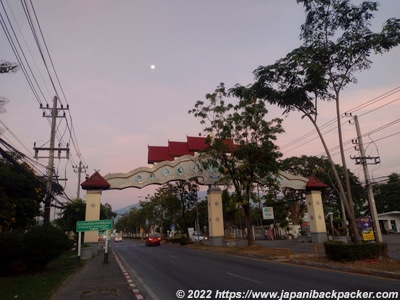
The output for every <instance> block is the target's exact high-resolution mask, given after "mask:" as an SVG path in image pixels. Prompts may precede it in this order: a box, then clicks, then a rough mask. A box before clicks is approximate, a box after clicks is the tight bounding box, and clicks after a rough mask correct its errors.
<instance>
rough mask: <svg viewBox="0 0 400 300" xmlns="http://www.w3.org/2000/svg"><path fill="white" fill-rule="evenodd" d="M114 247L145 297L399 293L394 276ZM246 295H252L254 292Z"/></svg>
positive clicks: (172, 249)
mask: <svg viewBox="0 0 400 300" xmlns="http://www.w3.org/2000/svg"><path fill="white" fill-rule="evenodd" d="M113 250H114V251H115V252H117V253H118V254H119V256H120V257H121V259H122V261H123V264H124V265H125V267H126V268H127V270H129V272H130V273H131V274H132V277H133V278H134V281H135V282H136V284H137V285H138V286H139V288H140V290H141V291H142V293H143V294H144V296H145V298H146V299H154V300H158V299H163V300H164V299H167V300H168V299H178V298H177V296H176V293H177V292H178V291H183V292H184V293H185V295H184V296H183V297H182V298H181V299H190V298H195V299H199V298H200V299H201V298H203V299H207V298H208V299H217V298H218V296H219V298H220V299H229V296H231V299H234V298H236V299H237V298H240V297H241V298H245V297H247V296H249V294H248V293H249V292H248V291H251V292H278V295H277V297H278V299H279V297H280V296H281V293H282V291H283V292H286V293H287V294H283V296H285V295H286V296H288V297H287V298H285V297H283V298H282V299H289V296H290V295H289V294H288V293H290V292H296V293H297V292H310V293H321V292H332V291H336V292H337V293H339V292H358V293H360V292H373V293H376V292H400V282H399V281H397V280H391V279H383V278H377V277H372V276H365V275H354V274H349V273H344V272H338V271H332V270H324V269H318V268H311V267H304V266H296V265H290V264H285V263H278V262H271V261H265V260H260V259H252V258H245V257H236V256H230V255H223V254H219V253H212V252H204V251H197V250H193V249H186V248H183V247H176V246H173V245H162V246H160V247H145V245H144V242H140V241H133V240H124V242H123V243H118V244H115V245H113ZM314 291H315V292H314ZM224 292H225V294H224ZM239 293H241V294H239ZM181 294H182V293H181ZM292 295H294V294H292ZM354 295H356V296H357V294H354ZM358 295H360V294H358ZM371 295H375V294H371ZM398 295H400V294H398ZM190 296H192V297H190ZM202 296H203V297H202ZM239 296H240V297H239ZM336 296H337V297H336V298H338V296H340V294H336ZM248 298H249V299H255V297H254V296H249V297H248ZM353 298H354V297H353ZM362 298H364V299H365V298H366V297H362ZM362 298H361V299H362ZM260 299H261V298H260ZM270 299H272V298H270ZM297 299H298V298H297ZM309 299H311V298H309ZM395 299H397V297H396V298H395Z"/></svg>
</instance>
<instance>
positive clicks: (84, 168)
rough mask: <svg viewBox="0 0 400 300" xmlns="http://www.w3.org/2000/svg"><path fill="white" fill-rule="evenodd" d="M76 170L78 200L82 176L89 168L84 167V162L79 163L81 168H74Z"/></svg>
mask: <svg viewBox="0 0 400 300" xmlns="http://www.w3.org/2000/svg"><path fill="white" fill-rule="evenodd" d="M72 167H73V168H74V172H75V173H78V189H77V191H76V198H77V199H79V197H80V191H81V174H82V171H86V169H87V166H86V167H85V166H82V162H81V161H80V162H79V166H72Z"/></svg>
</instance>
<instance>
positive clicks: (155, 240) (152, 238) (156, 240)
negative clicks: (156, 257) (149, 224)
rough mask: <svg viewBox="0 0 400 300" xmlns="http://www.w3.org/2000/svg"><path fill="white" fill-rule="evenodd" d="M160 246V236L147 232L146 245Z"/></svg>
mask: <svg viewBox="0 0 400 300" xmlns="http://www.w3.org/2000/svg"><path fill="white" fill-rule="evenodd" d="M150 246H161V237H160V236H159V235H158V234H149V236H148V237H147V238H146V247H150Z"/></svg>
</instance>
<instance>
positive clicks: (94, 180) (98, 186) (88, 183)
mask: <svg viewBox="0 0 400 300" xmlns="http://www.w3.org/2000/svg"><path fill="white" fill-rule="evenodd" d="M81 187H82V189H84V190H107V189H109V188H110V184H109V183H108V181H107V180H105V179H104V178H103V176H101V175H100V173H99V172H98V171H96V172H94V173H93V175H92V176H90V177H89V178H88V179H86V180H85V181H84V182H82V183H81Z"/></svg>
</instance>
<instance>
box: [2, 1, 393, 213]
mask: <svg viewBox="0 0 400 300" xmlns="http://www.w3.org/2000/svg"><path fill="white" fill-rule="evenodd" d="M378 2H379V3H380V6H379V11H378V12H375V14H374V15H375V18H374V19H373V20H372V25H373V28H374V29H375V30H376V31H378V30H379V29H380V28H381V26H382V24H383V22H384V21H385V20H386V19H388V18H390V17H400V1H398V0H382V1H378ZM2 3H3V6H1V7H0V13H1V15H2V17H3V18H5V16H7V17H8V18H9V19H10V22H11V24H12V26H13V29H14V31H15V35H16V37H17V39H18V41H19V43H20V47H21V48H22V49H23V53H24V55H25V56H26V62H25V64H26V66H28V65H29V68H30V69H31V72H32V74H34V76H31V78H35V80H36V81H37V86H39V87H40V93H39V96H35V94H34V92H33V91H32V89H31V87H30V85H29V84H28V81H27V79H26V76H24V72H23V71H21V70H19V71H18V72H15V73H11V74H0V96H2V97H5V98H7V99H8V100H9V103H8V104H6V105H5V107H4V108H5V109H6V111H5V112H3V113H1V114H0V120H1V123H0V130H1V131H0V132H1V133H2V134H1V138H3V139H5V140H6V141H7V142H8V143H10V144H12V145H13V146H14V147H15V148H17V149H18V150H19V151H21V152H23V153H25V154H26V155H28V156H30V157H33V156H34V151H33V149H32V148H33V145H34V143H35V142H36V145H37V146H42V145H43V147H46V146H47V147H48V142H49V138H50V126H49V122H48V119H47V118H43V117H42V113H43V110H41V109H40V108H39V103H43V104H44V105H45V104H46V103H49V104H50V105H51V104H52V99H53V97H54V96H55V94H56V92H55V90H56V91H57V94H58V95H59V96H60V102H61V103H63V104H64V106H65V105H66V104H69V111H68V114H67V121H68V124H69V125H70V128H71V127H72V128H73V136H74V137H73V140H71V138H70V131H69V130H68V127H67V126H66V121H65V120H64V119H62V118H60V119H58V120H57V129H58V138H57V143H58V140H59V139H61V140H62V141H64V142H70V143H71V141H74V143H76V144H74V145H72V144H71V157H70V159H69V160H67V159H56V160H55V168H56V170H57V172H58V174H59V175H60V176H63V177H65V176H66V177H67V178H68V180H67V182H66V183H64V182H61V184H62V185H63V186H65V191H66V194H67V195H68V196H69V197H70V198H71V199H73V198H75V197H76V195H77V187H78V176H77V173H75V172H74V169H73V167H72V166H73V165H77V164H79V161H80V160H81V161H82V162H83V164H84V165H87V166H88V169H87V173H88V174H89V175H92V174H93V172H94V170H99V172H100V174H102V175H106V174H108V173H117V172H121V173H122V172H129V171H130V170H133V169H135V168H138V167H145V166H148V165H147V147H148V145H151V146H167V144H168V140H170V141H186V136H198V134H199V133H201V132H202V127H201V125H200V123H199V120H198V119H196V118H194V116H193V115H189V114H188V111H189V110H190V109H192V108H193V107H194V104H195V102H196V101H197V100H204V96H205V94H207V93H210V92H213V91H214V90H215V88H216V87H217V86H218V85H219V83H221V82H224V83H225V86H226V87H228V88H229V87H233V85H235V84H237V83H239V84H241V85H247V84H250V83H252V82H253V81H254V76H253V73H252V72H253V71H254V70H255V69H256V68H257V67H258V66H260V65H269V64H272V63H274V62H275V61H276V60H278V59H280V58H282V57H284V56H285V55H286V54H287V53H289V52H290V51H291V50H293V49H295V48H297V47H299V46H300V45H301V41H300V40H299V34H300V26H301V24H302V23H303V22H304V18H305V14H304V10H303V7H302V6H301V5H299V4H297V3H296V1H295V0H280V1H272V0H247V1H245V0H240V1H239V0H219V1H215V0H202V1H188V0H172V1H164V0H153V1H151V0H148V1H139V0H129V1H128V0H118V1H104V0H96V1H94V0H86V1H78V0H69V1H54V0H33V1H32V3H33V7H34V11H33V10H32V8H31V6H30V5H28V9H29V11H30V13H31V16H32V18H34V14H36V17H37V19H38V21H39V24H40V30H41V33H42V34H43V36H44V40H45V43H46V44H45V45H46V46H47V49H46V48H45V47H44V46H45V45H44V43H43V42H42V41H41V40H40V41H39V44H40V47H41V49H43V53H44V54H42V55H44V57H45V61H46V63H47V68H49V70H50V71H49V72H50V74H51V76H49V75H48V71H47V69H46V65H45V63H44V62H43V59H42V55H41V54H40V52H39V51H38V46H37V44H36V42H35V40H34V38H33V34H32V31H31V30H30V26H29V24H28V21H27V17H26V15H25V13H24V9H23V7H22V5H21V2H20V1H11V0H3V1H2ZM354 3H360V1H354ZM5 11H6V12H7V14H5ZM34 26H36V32H40V31H39V29H38V28H37V25H36V24H35V25H34ZM0 49H1V51H0V60H6V61H11V62H17V61H18V60H17V58H16V55H15V53H14V52H13V50H12V47H11V46H10V43H9V41H8V39H7V37H6V35H5V33H4V31H3V30H0ZM47 51H48V53H47ZM48 54H49V55H50V57H51V62H52V63H53V65H54V69H55V72H54V71H53V70H52V67H51V65H50V60H49V56H48ZM371 60H372V61H373V64H372V67H371V68H370V69H369V70H366V71H364V72H362V73H360V74H358V75H357V78H358V83H357V84H355V85H351V86H349V87H347V88H346V89H345V90H344V91H343V93H342V95H341V101H342V112H343V113H344V112H353V114H356V115H358V116H359V121H360V126H361V131H362V133H363V134H365V133H370V134H369V135H368V137H365V138H364V140H363V141H364V144H365V146H366V148H367V155H371V156H380V159H381V163H380V164H378V165H371V166H369V169H370V173H371V176H372V178H374V179H377V180H378V179H379V178H381V177H382V176H387V175H389V174H390V173H393V172H397V173H400V154H399V148H400V139H399V138H400V136H399V133H400V123H399V121H400V103H399V99H400V76H399V75H400V48H399V47H398V48H397V49H394V50H391V51H390V52H389V53H385V54H384V55H373V56H372V57H371ZM151 65H154V66H155V68H151ZM50 78H53V80H54V79H55V78H58V80H56V81H55V82H54V81H53V82H52V81H51V80H50ZM34 85H36V83H34ZM391 91H392V92H391ZM364 104H369V105H367V106H364V107H363V106H362V105H364ZM320 109H321V111H320V116H319V124H321V125H322V124H325V123H327V122H330V121H331V120H333V119H334V118H335V113H334V103H324V104H323V105H322V106H321V107H320ZM276 117H282V118H283V119H284V122H283V127H284V129H285V133H284V134H281V135H279V136H278V140H277V144H278V145H279V146H280V150H281V152H282V153H283V157H290V156H300V155H317V156H321V155H324V150H323V147H322V145H321V142H320V140H319V139H318V138H317V135H316V134H315V132H314V130H313V127H312V125H311V123H310V122H309V121H308V120H306V119H302V118H301V115H300V114H299V113H297V112H293V113H291V114H290V115H288V116H282V111H281V110H280V109H278V108H277V107H274V106H271V107H269V114H268V118H269V119H272V118H276ZM348 120H350V118H343V124H344V125H343V133H344V141H345V142H349V141H350V140H351V139H354V138H356V129H355V126H354V125H352V124H349V123H348ZM324 132H325V134H326V137H327V142H328V146H329V147H330V148H331V149H332V150H333V151H332V153H333V155H334V159H335V160H336V161H337V162H339V160H340V157H339V153H338V150H337V148H336V147H337V145H338V141H337V131H336V126H335V125H333V126H330V127H327V128H326V129H324ZM335 149H336V150H335ZM345 149H346V156H347V157H348V160H347V165H348V167H349V168H350V169H351V171H353V172H354V173H355V175H357V176H359V177H360V180H361V181H363V180H364V177H363V173H362V168H361V167H360V166H356V165H354V161H353V160H351V159H350V156H357V155H358V153H357V152H356V151H355V150H354V149H353V145H351V144H350V143H347V144H346V146H345ZM38 162H39V163H41V164H42V165H43V166H46V165H47V160H46V159H39V160H38ZM42 171H43V172H45V170H44V169H42ZM82 177H84V175H83V176H82ZM82 179H83V178H82ZM156 188H157V187H154V186H153V187H147V188H144V189H141V190H139V189H133V188H131V189H125V190H122V191H104V192H103V195H102V203H106V202H107V203H109V204H111V206H112V207H113V209H119V208H123V207H126V206H128V205H131V204H133V203H136V202H138V201H139V199H143V198H144V197H145V196H147V195H148V194H152V193H153V191H154V190H155V189H156ZM80 193H81V196H82V197H83V198H85V192H84V191H80Z"/></svg>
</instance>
